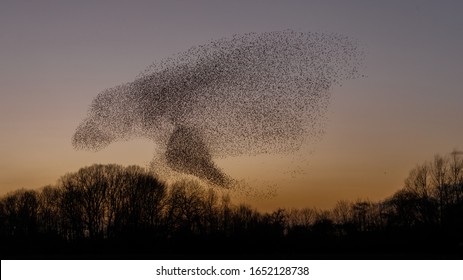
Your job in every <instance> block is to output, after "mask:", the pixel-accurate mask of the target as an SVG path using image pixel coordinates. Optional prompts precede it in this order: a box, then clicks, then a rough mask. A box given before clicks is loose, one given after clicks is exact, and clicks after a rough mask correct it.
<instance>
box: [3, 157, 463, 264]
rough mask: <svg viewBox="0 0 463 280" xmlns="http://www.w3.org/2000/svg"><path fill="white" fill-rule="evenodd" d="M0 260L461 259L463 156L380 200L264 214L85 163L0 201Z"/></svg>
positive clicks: (188, 186) (210, 193) (439, 161)
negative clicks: (50, 182) (55, 180)
mask: <svg viewBox="0 0 463 280" xmlns="http://www.w3.org/2000/svg"><path fill="white" fill-rule="evenodd" d="M0 225H1V227H0V245H1V254H2V259H5V258H7V259H23V258H27V259H31V258H32V259H42V258H45V259H56V258H68V259H69V258H78V259H88V258H89V259H98V258H104V259H119V258H123V259H127V258H129V259H145V258H147V259H172V258H174V259H185V258H187V259H191V258H194V259H210V258H234V259H236V258H238V259H254V258H255V259H272V258H293V259H297V258H307V259H371V258H373V259H384V258H386V259H409V258H411V259H440V258H444V259H455V258H457V259H461V258H462V256H463V158H462V157H461V156H460V155H459V154H458V153H457V152H454V153H452V154H451V155H450V156H448V157H441V156H435V158H434V159H433V161H432V162H431V163H425V164H422V165H417V166H416V168H414V169H413V170H412V171H411V172H410V174H409V176H408V178H407V179H406V180H405V182H404V187H403V189H401V190H400V191H398V192H396V193H395V194H393V195H392V196H391V197H389V198H386V199H384V200H382V201H379V202H371V201H365V200H358V201H356V202H348V201H339V202H338V203H337V204H336V206H335V207H334V208H333V209H331V210H329V211H322V210H318V209H314V208H304V209H277V210H275V211H274V212H272V213H262V212H259V211H257V210H255V209H253V208H251V207H250V206H247V205H234V204H233V203H232V202H231V201H230V198H229V197H228V196H220V195H219V194H218V192H216V191H215V190H214V189H205V188H204V187H201V186H200V185H199V184H198V183H197V182H194V181H180V182H177V183H174V184H172V185H170V186H167V185H166V184H164V183H163V182H161V181H159V180H158V179H157V178H156V177H154V176H153V175H152V174H151V173H149V172H148V171H146V170H145V169H143V168H140V167H137V166H129V167H122V166H119V165H93V166H90V167H85V168H82V169H80V170H79V171H78V172H75V173H69V174H66V175H65V176H63V177H62V178H61V179H60V180H59V182H58V184H57V185H56V186H47V187H44V188H42V189H41V190H38V191H35V190H18V191H15V192H12V193H8V194H6V195H4V196H3V197H2V198H1V199H0Z"/></svg>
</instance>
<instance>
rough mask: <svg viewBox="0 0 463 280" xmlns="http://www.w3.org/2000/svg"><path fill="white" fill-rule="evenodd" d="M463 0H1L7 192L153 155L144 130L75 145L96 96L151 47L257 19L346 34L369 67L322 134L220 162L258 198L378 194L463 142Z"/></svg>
mask: <svg viewBox="0 0 463 280" xmlns="http://www.w3.org/2000/svg"><path fill="white" fill-rule="evenodd" d="M462 13H463V2H462V1H395V0H394V1H1V3H0V43H1V44H0V131H1V132H0V133H1V134H0V136H1V137H0V194H5V193H7V192H9V191H12V190H15V189H18V188H40V187H42V186H45V185H48V184H54V183H56V181H57V179H58V178H59V177H60V176H62V175H64V174H65V173H66V172H72V171H76V170H78V169H79V168H80V167H83V166H86V165H91V164H93V163H118V164H122V165H130V164H137V165H141V166H145V167H146V166H148V164H149V162H150V161H151V158H152V156H153V153H154V150H155V145H154V144H153V143H152V142H150V141H148V140H147V139H135V140H133V141H128V142H118V143H113V144H111V145H110V146H109V147H108V148H106V149H104V150H102V151H100V152H96V153H95V152H86V151H76V150H74V149H73V147H72V145H71V137H72V135H73V133H74V131H75V128H76V127H77V125H78V124H79V123H80V122H81V120H82V119H83V118H84V117H85V116H86V113H87V109H88V106H89V104H90V103H91V101H92V99H93V98H94V97H95V96H96V95H97V94H98V93H99V92H101V91H102V90H104V89H105V88H109V87H113V86H116V85H119V84H122V83H124V82H130V81H133V80H134V78H135V77H136V76H137V75H138V74H139V73H140V72H141V71H143V70H144V69H145V68H146V67H147V66H149V65H150V64H151V63H153V62H155V61H159V60H161V59H163V58H166V57H169V56H172V55H174V54H176V53H178V52H181V51H185V50H186V49H188V48H189V47H191V46H195V45H200V44H203V43H207V42H209V41H211V40H216V39H220V38H223V37H230V36H232V35H233V34H243V33H248V32H269V31H281V30H285V29H292V30H296V31H301V32H322V33H336V34H343V35H346V36H348V37H350V38H353V39H355V40H357V41H358V42H360V45H361V46H362V48H364V49H365V54H366V58H365V62H364V69H363V70H362V71H363V72H364V73H363V74H364V75H365V77H363V78H360V79H355V80H350V81H344V82H343V85H342V87H334V88H333V89H332V99H331V104H330V106H329V109H328V114H327V122H326V126H325V131H326V132H325V135H324V136H323V137H322V138H321V139H319V140H318V142H316V143H310V144H308V145H305V146H304V147H303V148H302V149H301V150H300V151H299V153H297V154H296V155H291V156H285V157H282V156H278V155H276V156H275V155H274V156H272V155H270V156H269V155H265V156H256V157H252V158H248V157H240V158H225V159H220V160H217V163H218V165H219V166H220V167H221V168H222V169H223V170H224V171H225V172H227V173H228V174H230V175H231V176H232V177H234V178H236V179H239V180H244V181H245V182H246V184H248V185H249V188H255V189H257V190H259V189H261V190H262V191H263V192H265V191H266V190H268V189H269V188H270V189H272V190H275V191H276V195H275V196H273V197H271V198H262V197H260V196H258V195H255V196H253V195H251V196H248V197H242V199H243V200H244V202H246V203H249V204H251V205H254V206H255V207H259V208H261V209H274V208H277V207H285V208H292V207H304V206H315V207H321V208H328V207H332V206H334V204H335V203H336V201H338V200H340V199H347V200H355V199H357V198H364V199H371V200H379V199H383V198H385V197H387V196H389V195H391V194H393V192H395V191H396V190H398V189H400V188H401V187H402V186H403V181H404V179H405V178H406V176H407V174H408V172H409V171H410V169H412V168H413V167H414V166H415V165H416V164H417V163H422V162H424V161H426V160H430V159H432V157H433V156H434V155H435V154H441V155H446V154H448V153H449V152H451V151H452V150H454V149H457V150H460V151H461V150H463V125H462V120H463V68H462V67H463V54H462V50H463V17H462V16H461V15H462Z"/></svg>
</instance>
